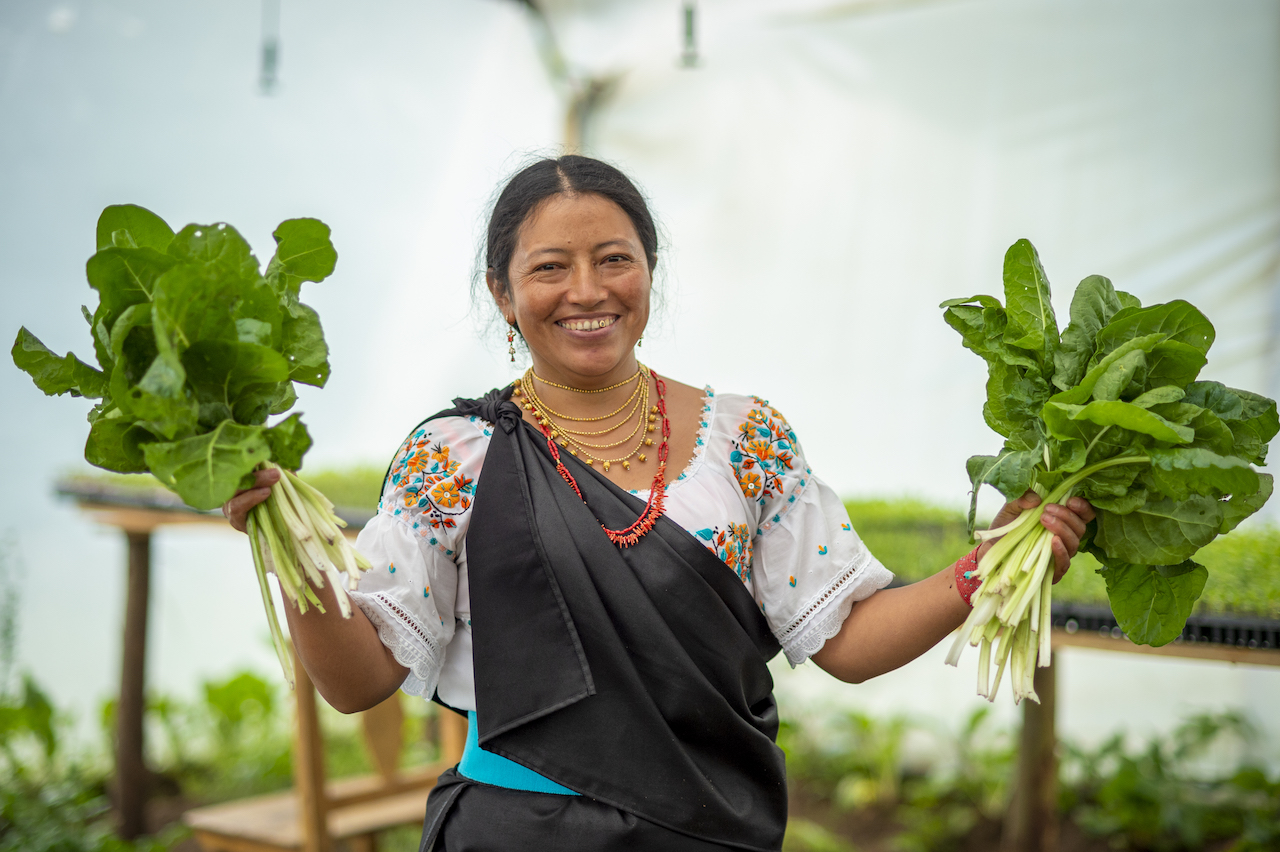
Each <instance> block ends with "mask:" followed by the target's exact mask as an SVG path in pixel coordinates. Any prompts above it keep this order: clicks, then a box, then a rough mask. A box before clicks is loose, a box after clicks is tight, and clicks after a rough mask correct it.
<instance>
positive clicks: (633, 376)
mask: <svg viewBox="0 0 1280 852" xmlns="http://www.w3.org/2000/svg"><path fill="white" fill-rule="evenodd" d="M643 371H644V366H643V365H641V364H639V363H638V362H637V366H636V371H635V372H634V373H632V374H631V375H630V376H628V377H627V378H625V379H623V380H622V381H620V382H618V383H617V384H616V385H609V387H607V388H593V389H592V390H583V389H582V388H573V387H569V386H568V385H558V384H556V383H555V382H550V381H547V380H546V379H544V378H542V376H539V375H538V374H537V373H535V372H534V371H533V368H532V367H530V368H529V371H528V373H527V375H530V376H533V377H534V378H535V379H537V380H538V381H540V382H542V383H543V384H544V385H551V387H553V388H560V390H567V391H573V392H574V393H604V392H605V391H611V390H616V389H617V388H620V387H622V386H623V385H625V384H626V383H627V382H633V381H635V379H636V376H639V375H640V374H641V372H643ZM646 378H647V374H646Z"/></svg>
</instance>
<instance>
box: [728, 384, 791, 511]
mask: <svg viewBox="0 0 1280 852" xmlns="http://www.w3.org/2000/svg"><path fill="white" fill-rule="evenodd" d="M752 400H753V401H754V402H755V404H756V406H758V407H756V408H752V409H751V410H750V411H749V412H748V413H747V419H746V422H744V423H742V424H741V425H740V426H739V427H738V436H737V437H736V438H735V439H734V440H733V445H732V446H733V449H732V451H731V452H730V453H729V462H730V464H732V466H733V474H734V476H735V477H736V478H737V480H738V487H739V488H741V489H742V493H743V494H745V495H746V496H747V497H748V498H753V499H755V500H756V501H757V502H759V503H760V505H761V506H763V505H764V504H765V500H767V499H768V498H770V497H773V496H775V495H780V494H782V491H783V485H782V477H783V474H785V473H786V472H787V471H789V470H791V469H792V468H793V467H794V464H795V444H796V433H795V432H793V431H792V430H791V426H790V425H789V424H788V423H787V420H786V418H785V417H783V416H782V414H781V413H779V412H778V409H776V408H774V407H773V406H771V405H769V403H768V402H766V401H765V400H763V399H761V398H760V397H758V396H757V397H752Z"/></svg>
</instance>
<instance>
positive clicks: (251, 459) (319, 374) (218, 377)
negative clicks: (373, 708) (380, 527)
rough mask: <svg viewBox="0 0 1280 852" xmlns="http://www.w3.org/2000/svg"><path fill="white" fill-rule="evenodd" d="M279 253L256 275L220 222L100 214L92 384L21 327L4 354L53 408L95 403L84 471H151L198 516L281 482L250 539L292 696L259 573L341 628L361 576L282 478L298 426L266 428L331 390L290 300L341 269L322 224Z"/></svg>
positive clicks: (305, 442) (71, 358)
mask: <svg viewBox="0 0 1280 852" xmlns="http://www.w3.org/2000/svg"><path fill="white" fill-rule="evenodd" d="M275 239H276V243H277V246H276V253H275V256H274V257H272V258H271V261H270V262H269V263H268V264H267V268H266V270H265V272H264V271H260V267H259V264H258V260H257V258H255V257H254V256H253V254H252V253H251V252H250V250H249V245H248V244H247V243H246V242H245V241H244V239H242V238H241V236H240V234H238V233H237V232H236V230H235V229H234V228H232V227H230V226H229V225H227V224H225V223H219V224H215V225H188V226H186V227H185V228H183V229H182V230H181V231H178V232H177V233H176V234H175V233H174V232H173V229H172V228H170V227H169V225H168V224H166V223H165V221H164V220H163V219H161V218H160V217H159V216H157V215H155V214H154V213H152V212H151V211H149V210H146V209H144V208H142V207H137V206H134V205H115V206H111V207H108V208H106V209H105V210H103V211H102V216H101V217H100V218H99V219H98V228H97V251H96V252H95V253H94V255H93V256H92V257H90V258H89V261H88V264H87V267H86V272H87V274H88V279H89V286H90V287H92V288H93V289H94V290H96V291H97V292H98V307H97V308H96V309H95V310H94V311H93V312H90V311H89V309H88V308H87V307H82V308H81V312H82V313H83V314H84V318H85V321H86V322H87V323H88V324H89V330H90V334H91V336H92V339H93V348H94V354H95V355H96V356H97V361H98V365H99V367H101V369H97V368H95V367H92V366H90V365H88V364H86V363H84V362H83V361H81V360H80V359H78V358H77V357H76V356H75V355H72V354H70V353H68V354H66V355H62V356H60V355H57V354H55V353H53V352H51V351H50V350H49V349H48V348H47V347H46V346H45V345H44V344H42V343H41V342H40V341H39V340H38V339H37V338H36V337H35V335H33V334H31V332H29V331H27V329H26V328H22V329H20V330H19V332H18V337H17V340H15V341H14V344H13V349H12V354H13V360H14V363H15V364H17V365H18V367H19V368H21V369H22V370H24V371H26V372H27V373H29V374H30V375H31V378H32V379H33V380H34V381H35V383H36V386H37V387H39V388H40V390H42V391H44V392H45V393H46V394H49V395H55V394H64V393H70V394H71V395H72V396H83V397H88V398H90V399H96V400H99V402H98V403H97V404H96V405H94V407H93V409H92V410H91V411H90V412H89V424H90V425H89V436H88V440H87V441H86V443H85V450H84V455H85V459H86V460H87V461H88V462H89V463H90V464H93V465H96V466H98V467H101V468H105V469H106V470H111V471H116V472H119V473H145V472H150V473H151V474H153V475H154V476H155V477H156V479H158V480H159V481H160V482H161V483H163V484H164V485H165V486H167V487H168V488H170V489H172V490H173V491H175V492H177V494H178V496H180V497H181V498H182V499H183V501H185V502H186V503H187V505H189V506H191V507H193V508H195V509H202V510H208V509H213V508H216V507H218V506H221V505H222V504H223V503H225V502H226V501H227V500H229V499H230V498H231V497H232V496H233V495H234V494H235V492H236V490H237V489H238V488H245V487H248V486H250V485H252V484H253V481H254V471H255V470H258V469H263V468H279V469H280V471H281V476H280V479H279V481H277V482H276V484H275V485H273V486H272V488H271V497H270V498H269V499H268V500H267V501H266V502H265V503H262V504H260V505H258V506H256V507H254V509H253V511H252V512H251V513H250V516H249V520H248V532H249V535H250V543H251V549H252V551H253V557H254V565H255V567H256V570H257V574H258V583H259V587H260V590H261V593H262V602H263V605H264V606H265V607H266V612H267V619H268V622H269V623H270V626H271V636H272V641H273V642H274V644H275V648H276V654H277V656H278V657H279V659H280V665H281V667H282V668H283V670H284V672H285V677H286V678H287V679H288V681H289V683H290V685H292V683H293V664H292V658H291V657H290V655H289V654H288V653H287V651H286V649H285V646H284V637H283V633H282V631H281V629H280V624H279V622H278V620H277V618H276V612H275V607H274V606H273V605H272V602H271V590H270V587H269V586H268V584H267V578H266V573H267V571H269V570H274V571H275V574H276V578H277V580H278V581H279V583H280V589H281V592H282V593H283V594H284V595H285V597H286V598H287V599H288V600H290V601H293V602H294V603H295V604H296V605H297V606H298V607H299V609H300V610H301V611H303V612H305V611H306V609H307V607H308V602H309V603H310V605H312V606H316V607H320V600H319V598H318V597H317V596H316V594H315V592H314V591H313V589H315V588H322V587H324V585H325V583H326V581H327V582H328V583H329V584H330V585H331V586H332V587H333V589H334V592H335V596H336V598H337V601H338V606H339V608H340V609H341V611H342V614H343V615H344V616H349V615H350V613H351V607H350V602H349V600H348V598H347V595H346V592H345V590H344V589H343V586H344V583H343V582H342V581H343V580H345V585H346V586H347V587H348V588H355V583H356V581H357V579H358V578H359V575H360V571H361V570H368V568H369V563H368V562H367V560H365V559H364V557H362V556H361V555H360V554H359V553H358V552H356V551H355V550H354V548H352V547H351V546H350V545H349V544H348V543H347V540H346V538H345V537H344V536H343V535H342V531H341V530H340V529H339V527H341V526H345V523H344V522H343V521H342V520H341V519H339V518H338V517H337V516H336V515H335V514H334V513H333V504H332V503H330V502H329V501H328V500H327V499H325V497H324V495H323V494H321V493H320V492H318V491H316V490H315V489H314V488H312V487H311V486H310V485H308V484H307V483H305V482H303V481H302V480H301V479H299V478H298V477H296V476H294V475H293V473H292V472H291V471H292V470H295V469H297V468H298V467H300V466H301V465H302V456H303V454H304V453H305V452H306V451H307V449H308V448H310V446H311V437H310V435H308V434H307V429H306V427H305V426H304V425H303V424H302V421H301V419H300V416H299V415H298V414H292V415H290V416H288V417H286V418H284V419H282V420H278V421H277V422H276V423H275V424H274V425H271V426H267V425H266V422H267V419H268V417H270V416H273V415H280V414H283V413H284V412H286V411H288V410H289V409H290V408H292V407H293V404H294V402H295V401H296V399H297V395H296V393H295V391H294V387H293V383H294V382H302V383H303V384H308V385H314V386H315V387H323V386H324V384H325V382H326V381H327V380H328V377H329V360H328V358H329V350H328V346H327V345H326V344H325V341H324V334H323V332H322V331H321V328H320V318H319V317H318V316H317V315H316V312H315V311H314V310H312V309H311V308H309V307H308V306H306V305H304V304H302V303H301V302H300V301H299V300H298V297H299V292H300V290H301V287H302V282H303V281H314V282H318V281H322V280H323V279H324V278H326V277H327V276H328V275H329V274H330V273H332V272H333V268H334V264H335V263H336V262H337V258H338V255H337V252H336V251H334V248H333V245H332V244H331V243H330V241H329V228H328V226H326V225H325V224H324V223H323V222H320V221H318V220H315V219H290V220H288V221H286V222H282V223H280V226H279V227H278V228H276V231H275ZM320 608H321V610H322V611H323V607H320Z"/></svg>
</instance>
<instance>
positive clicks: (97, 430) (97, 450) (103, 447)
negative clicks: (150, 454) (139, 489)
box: [84, 417, 157, 473]
mask: <svg viewBox="0 0 1280 852" xmlns="http://www.w3.org/2000/svg"><path fill="white" fill-rule="evenodd" d="M155 440H157V438H156V437H155V435H152V434H151V433H150V432H148V431H147V430H146V429H144V428H142V427H141V426H138V425H136V424H134V423H133V421H132V420H128V419H125V418H123V417H114V418H112V417H100V418H98V419H97V420H95V421H93V424H92V425H91V426H90V427H89V437H88V440H86V441H85V445H84V459H85V461H87V462H89V464H91V465H95V466H97V467H100V468H104V469H105V470H113V471H115V472H116V473H146V472H147V461H146V459H145V458H144V456H143V453H142V447H143V445H144V444H148V443H151V442H153V441H155Z"/></svg>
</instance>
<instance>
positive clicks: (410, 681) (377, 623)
mask: <svg viewBox="0 0 1280 852" xmlns="http://www.w3.org/2000/svg"><path fill="white" fill-rule="evenodd" d="M351 599H352V600H354V601H355V602H356V605H357V606H359V607H360V610H361V611H362V612H363V613H364V614H365V615H366V616H367V617H368V619H369V621H371V622H372V623H373V626H374V628H375V629H376V630H377V631H378V638H379V639H380V640H382V644H383V645H386V646H387V649H388V650H390V651H391V655H392V656H393V657H395V660H396V662H397V663H399V664H400V665H402V666H404V667H405V668H407V669H408V670H409V674H408V676H406V677H405V679H404V683H403V684H401V685H400V688H401V689H402V690H404V691H405V692H407V693H408V694H409V695H421V696H422V697H423V698H430V697H431V696H432V695H433V694H434V693H435V691H436V684H437V683H439V681H440V670H441V669H442V668H443V667H444V645H443V644H441V642H440V640H439V639H437V638H436V637H434V636H432V635H431V634H430V633H428V632H427V631H426V630H425V629H424V628H423V627H422V625H420V624H418V622H417V619H415V618H414V617H413V616H411V615H410V614H409V613H407V612H405V610H404V609H403V608H402V607H401V606H400V605H399V604H398V603H396V602H395V601H394V600H392V599H391V598H389V597H387V596H386V595H384V594H382V593H381V592H375V593H374V594H371V595H366V594H361V593H360V592H352V593H351Z"/></svg>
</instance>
